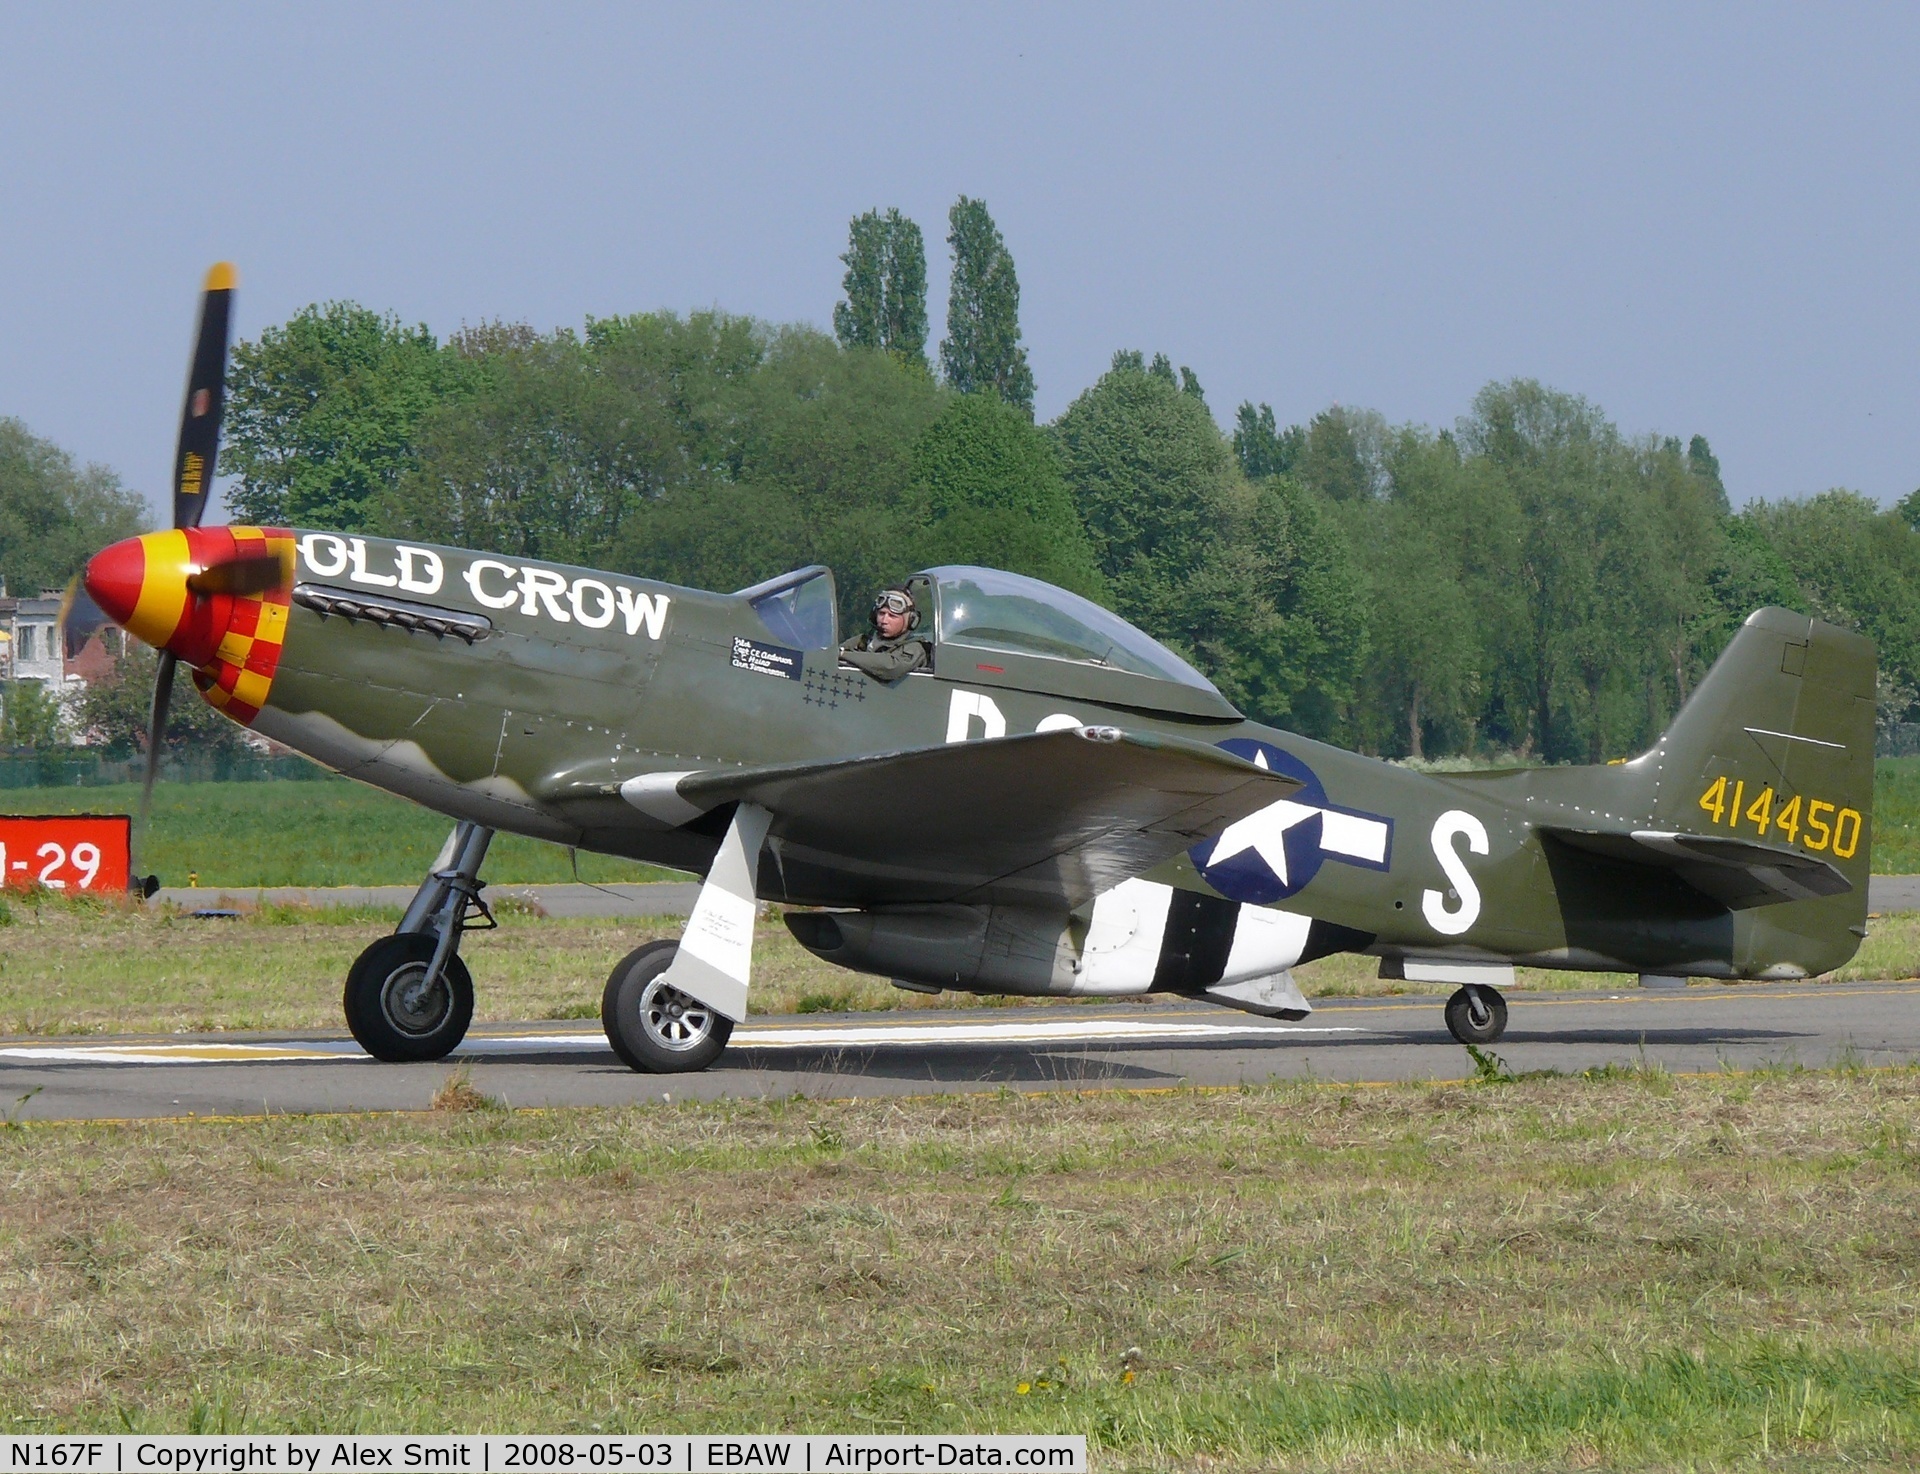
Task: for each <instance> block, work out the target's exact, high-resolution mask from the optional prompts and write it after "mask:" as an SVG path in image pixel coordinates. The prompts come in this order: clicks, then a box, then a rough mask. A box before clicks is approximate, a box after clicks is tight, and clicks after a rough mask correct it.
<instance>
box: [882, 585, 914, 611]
mask: <svg viewBox="0 0 1920 1474" xmlns="http://www.w3.org/2000/svg"><path fill="white" fill-rule="evenodd" d="M873 612H874V613H875V614H911V613H912V612H913V600H912V599H911V598H909V597H908V596H907V595H906V594H904V593H902V592H901V591H900V590H899V589H884V590H882V591H881V592H880V593H878V594H876V595H874V600H873Z"/></svg>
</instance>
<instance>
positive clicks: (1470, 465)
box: [0, 197, 1920, 762]
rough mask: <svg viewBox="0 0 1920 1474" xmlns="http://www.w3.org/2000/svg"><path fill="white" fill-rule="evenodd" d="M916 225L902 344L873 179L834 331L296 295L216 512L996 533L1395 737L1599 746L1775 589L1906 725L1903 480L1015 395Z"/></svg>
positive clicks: (1473, 748) (1437, 753)
mask: <svg viewBox="0 0 1920 1474" xmlns="http://www.w3.org/2000/svg"><path fill="white" fill-rule="evenodd" d="M948 225H949V231H948V235H947V238H946V239H947V245H948V248H949V253H950V258H951V278H950V289H949V295H948V310H947V322H946V332H945V334H944V336H943V337H942V339H941V340H940V342H939V343H938V344H937V345H935V346H933V347H932V348H931V349H930V345H929V341H928V340H929V337H930V328H929V322H928V312H927V259H926V250H925V244H924V240H923V237H922V234H921V231H920V228H919V227H918V226H917V225H916V224H915V223H914V222H913V221H911V220H909V219H907V218H906V217H904V216H903V215H902V214H901V213H900V212H899V211H898V210H885V211H881V210H874V211H871V212H868V213H866V214H864V215H861V216H859V217H858V218H856V219H855V220H853V221H852V222H851V224H850V228H849V237H848V246H847V250H846V252H845V254H844V255H843V256H842V257H841V264H842V265H843V267H844V268H845V271H844V275H843V277H842V283H841V285H842V296H841V300H840V301H839V302H838V303H837V305H836V306H835V307H834V308H833V311H832V317H831V321H832V325H833V331H832V332H831V333H828V332H825V331H822V330H819V329H816V328H812V327H808V326H805V325H774V324H769V323H764V322H760V321H756V320H754V319H751V318H746V317H740V316H735V315H732V314H728V313H725V312H721V311H704V312H693V313H689V314H685V315H682V314H678V313H675V312H670V311H656V312H641V313H633V314H629V315H624V316H617V317H609V318H590V319H588V320H587V322H586V323H585V324H584V325H583V326H582V327H581V328H580V329H578V330H574V329H568V328H562V329H558V330H556V331H553V332H547V333H543V332H537V331H535V330H534V329H532V328H530V327H527V326H525V325H522V324H513V323H502V322H487V323H482V324H479V325H477V326H468V327H464V328H462V329H461V330H460V331H459V332H457V333H454V334H452V335H451V336H450V337H447V338H446V339H444V340H442V339H439V338H437V337H436V336H435V335H434V334H433V333H431V332H430V331H429V330H428V329H427V328H425V327H424V326H409V325H407V324H404V323H402V322H400V321H399V320H398V319H397V318H396V317H394V316H393V315H391V314H384V315H383V314H381V313H378V312H375V311H372V310H370V309H368V308H365V307H363V306H360V305H358V304H354V303H345V302H333V303H327V304H316V305H314V306H312V307H309V308H307V309H306V310H304V311H302V312H300V313H298V314H296V315H295V316H294V317H293V318H291V319H290V320H288V321H287V322H285V323H283V324H279V325H277V326H275V327H272V328H269V329H267V330H266V331H264V332H262V333H261V334H260V335H259V337H258V338H256V339H253V340H251V341H246V342H242V343H239V344H236V346H235V349H234V355H233V369H232V380H231V389H230V396H229V410H228V416H229V431H228V447H227V449H226V451H225V452H224V453H223V469H224V470H226V471H228V472H229V473H231V474H233V475H234V476H235V478H236V479H235V481H234V482H233V483H232V484H231V485H230V487H229V490H228V500H229V505H230V507H231V510H232V512H233V515H234V516H235V518H236V519H239V520H248V521H255V522H265V523H272V524H281V525H295V526H313V527H328V528H338V529H341V530H357V531H366V532H372V533H380V534H387V535H394V536H405V537H410V538H419V539H427V540H433V541H438V542H447V543H453V544H456V545H462V546H473V547H484V548H489V549H494V550H498V551H502V552H506V553H512V554H520V555H523V556H526V557H533V558H549V559H555V560H559V561H565V562H575V563H584V564H590V565H594V566H599V567H605V568H610V569H613V570H616V571H622V572H628V573H633V574H638V575H642V576H646V577H652V578H662V579H667V580H670V581H673V582H678V583H686V584H692V585H696V586H699V587H704V588H718V589H729V588H739V587H743V586H745V585H747V584H750V583H754V582H757V581H758V580H760V579H763V578H766V577H769V576H771V575H773V574H775V573H778V572H781V571H783V570H785V569H787V568H791V567H794V566H797V565H800V564H803V563H810V562H821V563H827V564H829V565H831V566H832V567H833V568H834V569H835V571H836V573H837V574H838V576H839V583H840V588H841V593H842V599H843V616H844V618H845V619H847V620H848V621H852V620H856V619H860V618H863V617H864V609H865V604H866V601H867V599H868V597H869V596H870V594H871V592H872V590H873V589H874V588H875V587H878V586H880V585H883V584H887V583H892V582H896V581H897V580H898V579H899V578H900V577H901V576H902V575H903V574H904V573H906V572H908V571H911V570H912V569H915V568H919V567H924V566H928V565H931V564H936V563H947V562H972V563H986V564H991V565H994V566H998V567H1003V568H1008V569H1012V570H1014V571H1017V572H1022V573H1029V574H1033V575H1035V576H1037V577H1040V578H1044V579H1047V580H1049V581H1051V582H1054V583H1058V584H1061V585H1063V586H1065V587H1068V588H1072V589H1075V590H1077V591H1079V592H1082V593H1085V594H1087V595H1089V596H1090V597H1093V598H1095V599H1097V600H1099V601H1100V602H1102V603H1105V604H1106V605H1108V606H1109V607H1111V608H1113V609H1115V610H1116V611H1118V612H1119V613H1121V614H1123V615H1125V616H1126V617H1127V618H1129V619H1131V620H1133V621H1134V622H1135V623H1137V624H1139V625H1141V626H1142V627H1143V628H1145V629H1146V630H1148V631H1149V632H1150V633H1152V634H1154V635H1156V636H1157V637H1159V638H1160V639H1162V640H1165V641H1166V642H1167V643H1168V644H1170V645H1172V646H1174V647H1175V648H1176V649H1178V650H1179V651H1180V652H1181V653H1182V654H1184V655H1186V656H1187V657H1188V658H1189V659H1191V660H1192V661H1193V662H1194V663H1195V664H1196V665H1197V666H1199V667H1200V668H1201V669H1202V670H1204V671H1205V672H1206V673H1207V674H1208V675H1209V676H1210V677H1212V679H1213V680H1214V681H1215V682H1216V683H1217V684H1218V685H1219V686H1220V688H1221V690H1222V691H1223V692H1224V693H1225V694H1226V695H1227V696H1228V697H1229V698H1230V699H1232V700H1233V701H1235V702H1236V703H1237V704H1238V705H1240V706H1241V707H1242V709H1243V710H1245V711H1247V712H1248V713H1249V714H1250V715H1253V716H1256V717H1258V718H1260V719H1262V720H1265V721H1269V722H1272V723H1274V724H1276V725H1279V726H1282V727H1287V728H1291V729H1293V730H1296V731H1300V732H1303V733H1306V734H1308V735H1311V736H1315V737H1321V738H1324V739H1327V740H1331V741H1338V742H1342V743H1345V744H1347V745H1351V746H1355V747H1358V748H1361V749H1362V750H1365V751H1369V752H1374V753H1377V754H1379V755H1382V756H1387V757H1416V758H1424V759H1435V758H1443V757H1447V756H1450V755H1454V754H1472V755H1476V756H1483V757H1484V756H1501V755H1512V756H1514V757H1518V758H1520V759H1522V760H1529V761H1575V762H1592V761H1601V760H1604V759H1606V758H1610V757H1618V756H1622V755H1625V754H1627V753H1629V752H1632V751H1635V750H1637V749H1639V748H1640V747H1643V746H1644V745H1645V744H1647V743H1648V742H1650V741H1651V740H1652V738H1653V737H1654V736H1655V735H1656V734H1657V733H1658V732H1659V730H1660V729H1661V728H1662V727H1663V726H1664V725H1665V724H1666V722H1667V721H1668V720H1669V719H1670V718H1671V716H1672V714H1673V712H1674V710H1675V709H1676V708H1677V707H1678V705H1679V703H1680V702H1681V701H1683V700H1684V699H1685V697H1686V695H1687V694H1688V692H1689V691H1690V690H1691V689H1692V687H1693V686H1694V684H1696V683H1697V682H1698V680H1699V679H1700V677H1701V675H1702V674H1703V673H1704V671H1705V669H1706V667H1707V665H1708V664H1710V663H1711V661H1712V660H1713V658H1714V657H1715V656H1716V655H1717V654H1718V652H1719V650H1720V649H1721V648H1722V647H1723V646H1724V644H1725V642H1726V641H1727V639H1728V638H1730V637H1731V635H1732V632H1733V631H1734V630H1735V629H1736V628H1737V627H1738V625H1739V622H1740V621H1741V620H1742V619H1743V618H1744V617H1745V616H1746V615H1747V614H1748V613H1749V612H1751V611H1752V610H1753V609H1754V608H1756V607H1758V606H1759V605H1761V604H1766V603H1778V604H1785V605H1788V606H1789V607H1792V608H1796V609H1800V610H1802V611H1805V612H1809V613H1816V614H1819V615H1821V616H1823V617H1825V618H1829V619H1832V620H1834V621H1836V622H1838V623H1842V624H1846V625H1849V626H1852V627H1855V628H1858V629H1860V630H1862V631H1863V632H1865V633H1866V634H1868V635H1870V636H1872V637H1873V638H1874V639H1875V641H1876V642H1877V643H1878V645H1879V647H1880V652H1881V663H1882V679H1881V692H1880V715H1881V724H1882V736H1883V746H1884V747H1885V748H1887V749H1889V750H1890V749H1892V748H1894V747H1899V746H1901V745H1902V744H1909V745H1911V744H1912V743H1913V740H1914V739H1915V738H1916V737H1920V726H1916V725H1915V723H1916V721H1917V720H1920V710H1917V709H1916V704H1917V703H1920V664H1917V662H1920V530H1916V526H1917V525H1920V493H1916V494H1915V495H1914V496H1913V497H1909V498H1908V499H1907V500H1906V501H1904V502H1902V503H1901V504H1900V505H1899V506H1898V507H1896V508H1894V509H1892V510H1889V511H1883V510H1881V509H1880V508H1878V507H1877V506H1876V505H1875V504H1874V503H1872V502H1871V501H1869V500H1868V499H1867V498H1865V497H1862V496H1859V495H1857V494H1855V493H1852V492H1847V491H1829V492H1826V493H1824V494H1822V495H1820V496H1817V497H1814V498H1811V499H1810V500H1806V501H1798V502H1779V503H1758V502H1754V503H1750V504H1748V505H1746V506H1745V507H1744V508H1742V509H1740V510H1738V511H1735V510H1734V508H1733V506H1732V503H1731V501H1730V499H1729V495H1728V492H1727V489H1726V487H1725V485H1724V484H1723V482H1722V479H1721V475H1720V468H1719V465H1718V462H1717V461H1716V459H1715V457H1714V455H1713V452H1712V449H1711V447H1710V445H1709V444H1708V442H1707V440H1706V439H1705V438H1704V437H1702V436H1699V435H1694V436H1692V437H1691V438H1690V439H1688V440H1687V441H1685V442H1684V443H1683V442H1682V441H1680V440H1679V439H1676V438H1668V437H1660V436H1635V435H1630V434H1628V433H1625V432H1623V431H1622V430H1621V429H1620V428H1619V427H1617V426H1616V425H1614V424H1613V423H1612V422H1611V421H1610V420H1609V419H1608V418H1607V417H1606V415H1605V414H1604V413H1603V412H1602V411H1601V409H1600V408H1599V407H1597V406H1595V405H1593V404H1591V403H1590V402H1588V401H1587V400H1585V399H1582V398H1580V397H1579V396H1577V395H1573V394H1568V393H1564V392H1560V391H1557V390H1555V389H1552V388H1549V387H1547V386H1544V385H1542V384H1539V383H1537V382H1535V381H1533V380H1529V379H1514V380H1510V381H1505V382H1499V383H1493V384H1489V385H1488V386H1487V387H1486V388H1485V389H1483V390H1482V391H1481V392H1480V394H1479V395H1478V396H1476V398H1475V399H1474V401H1473V403H1472V405H1471V406H1469V407H1468V409H1467V412H1466V413H1465V414H1464V415H1463V416H1462V417H1461V418H1460V419H1459V420H1458V421H1457V423H1455V424H1454V425H1452V426H1449V427H1446V428H1440V429H1435V428H1431V427H1426V426H1418V425H1399V426H1395V425H1389V424H1388V423H1387V422H1386V421H1385V420H1383V419H1382V418H1381V417H1380V416H1379V415H1377V414H1373V413H1370V412H1366V411H1359V410H1353V409H1349V408H1343V407H1338V406H1336V407H1333V408H1329V409H1327V410H1324V411H1322V412H1321V413H1319V414H1317V415H1314V416H1312V417H1311V418H1309V419H1307V420H1305V421H1304V422H1302V423H1297V424H1291V425H1283V424H1282V423H1281V421H1280V419H1279V417H1278V416H1277V415H1276V413H1275V412H1274V410H1273V409H1272V407H1271V406H1270V405H1267V404H1258V405H1255V404H1252V403H1246V404H1242V405H1240V406H1239V407H1238V409H1237V411H1236V413H1235V415H1234V417H1233V419H1232V422H1231V427H1230V428H1228V429H1223V428H1222V426H1221V424H1220V423H1219V421H1218V420H1217V419H1216V417H1215V415H1214V413H1213V412H1212V410H1211V408H1210V407H1209V405H1208V403H1207V399H1206V395H1205V392H1204V390H1203V388H1202V386H1201V383H1200V379H1199V376H1198V375H1197V374H1196V373H1195V372H1194V370H1193V369H1191V368H1189V367H1185V366H1180V367H1176V366H1175V365H1174V364H1173V363H1172V362H1171V361H1170V360H1169V359H1168V358H1166V357H1165V356H1164V355H1161V354H1153V355H1151V356H1149V355H1148V354H1147V353H1146V352H1143V351H1137V350H1123V351H1121V352H1118V353H1116V354H1115V355H1114V358H1113V360H1112V363H1111V365H1110V367H1109V368H1108V369H1107V371H1106V372H1105V373H1103V374H1102V375H1101V376H1100V377H1099V379H1098V380H1097V381H1096V382H1095V383H1093V384H1091V385H1089V386H1088V387H1086V388H1085V389H1084V390H1082V391H1081V392H1080V393H1079V394H1078V395H1077V396H1076V397H1075V398H1074V399H1073V400H1072V401H1071V402H1070V403H1069V404H1068V406H1067V408H1066V409H1065V410H1064V411H1063V412H1062V413H1061V414H1060V415H1059V416H1058V417H1057V418H1056V419H1054V420H1053V421H1051V422H1050V423H1045V424H1037V423H1035V420H1034V415H1033V396H1034V382H1033V375H1032V371H1031V368H1030V366H1029V364H1028V361H1027V355H1026V350H1025V347H1024V345H1023V343H1022V341H1021V333H1020V327H1019V300H1020V298H1019V283H1018V277H1017V272H1016V270H1015V267H1014V262H1013V257H1012V255H1011V253H1010V251H1009V250H1008V248H1007V245H1006V242H1005V240H1004V239H1003V237H1002V235H1001V233H1000V231H999V229H998V228H997V226H996V225H995V223H994V221H993V219H992V217H991V215H990V214H989V212H988V210H987V207H986V205H985V204H984V203H983V202H981V201H979V200H972V199H968V198H965V197H962V198H961V199H960V200H959V201H957V202H956V203H955V205H954V207H953V209H952V211H951V212H950V214H949V219H948ZM5 465H6V462H5V461H4V458H3V457H0V570H10V568H11V566H12V565H11V562H10V560H13V559H15V558H16V557H18V556H21V555H19V554H16V552H15V551H14V544H12V543H10V542H9V541H8V537H9V533H8V526H9V524H8V522H7V517H8V515H9V513H8V511H7V504H6V501H5V497H6V496H7V492H6V486H7V484H8V483H7V480H6V476H5V472H4V467H5ZM81 520H82V521H84V517H82V519H81ZM96 520H98V519H96ZM121 521H122V523H123V522H124V517H122V519H121ZM100 525H101V527H103V528H104V527H105V526H106V525H107V524H106V522H104V521H103V522H101V523H100ZM114 525H115V526H116V527H117V526H119V525H121V524H120V523H115V524H114ZM99 540H101V541H104V540H105V538H104V536H102V537H101V538H100V539H99ZM33 556H35V557H42V558H43V559H44V557H45V556H46V555H45V554H44V552H36V553H35V554H34V555H33ZM55 561H59V560H58V559H57V558H56V559H55ZM68 561H72V562H75V564H76V566H77V559H69V560H68ZM22 566H25V564H23V565H22ZM34 566H35V567H37V566H38V565H37V564H36V565H34ZM62 566H63V567H64V566H65V565H64V564H62ZM57 571H58V570H54V572H57ZM48 576H51V575H48Z"/></svg>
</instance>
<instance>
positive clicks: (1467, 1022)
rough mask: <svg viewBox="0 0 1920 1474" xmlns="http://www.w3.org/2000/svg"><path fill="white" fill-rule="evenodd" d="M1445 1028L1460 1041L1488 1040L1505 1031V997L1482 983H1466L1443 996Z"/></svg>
mask: <svg viewBox="0 0 1920 1474" xmlns="http://www.w3.org/2000/svg"><path fill="white" fill-rule="evenodd" d="M1447 1032H1448V1033H1449V1034H1452V1035H1453V1037H1454V1038H1456V1039H1458V1040H1459V1041H1460V1042H1461V1043H1462V1044H1491V1043H1493V1041H1494V1040H1496V1039H1498V1038H1499V1037H1500V1036H1501V1035H1502V1034H1504V1033H1506V1032H1507V1000H1506V999H1504V998H1502V997H1501V996H1500V994H1499V992H1498V991H1497V990H1496V989H1493V988H1489V987H1488V986H1487V985H1486V984H1485V983H1468V984H1467V985H1466V986H1465V987H1463V988H1461V989H1460V990H1459V991H1457V992H1456V993H1455V994H1454V995H1453V996H1452V997H1451V998H1449V999H1448V1000H1447Z"/></svg>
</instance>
